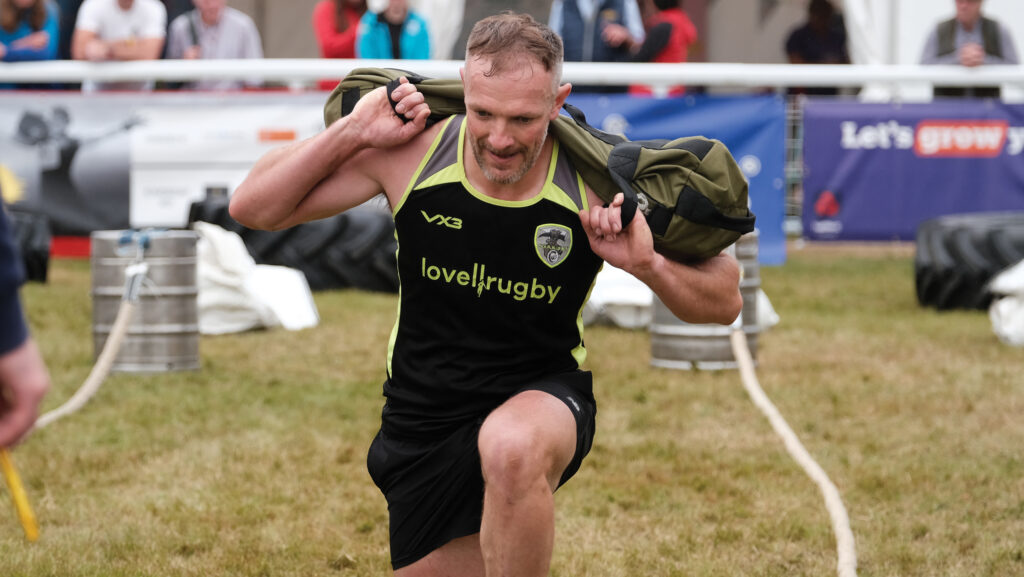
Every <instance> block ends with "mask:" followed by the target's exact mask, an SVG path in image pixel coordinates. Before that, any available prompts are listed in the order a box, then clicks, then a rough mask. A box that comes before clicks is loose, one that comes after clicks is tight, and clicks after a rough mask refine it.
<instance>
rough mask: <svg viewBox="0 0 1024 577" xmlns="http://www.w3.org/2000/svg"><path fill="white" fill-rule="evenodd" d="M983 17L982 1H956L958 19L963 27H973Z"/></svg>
mask: <svg viewBox="0 0 1024 577" xmlns="http://www.w3.org/2000/svg"><path fill="white" fill-rule="evenodd" d="M980 17H981V0H956V19H957V20H958V21H959V22H960V24H961V25H962V26H966V27H968V28H969V27H972V26H974V23H975V22H977V21H978V19H979V18H980Z"/></svg>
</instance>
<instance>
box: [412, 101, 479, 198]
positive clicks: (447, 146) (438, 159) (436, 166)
mask: <svg viewBox="0 0 1024 577" xmlns="http://www.w3.org/2000/svg"><path fill="white" fill-rule="evenodd" d="M465 118H466V117H465V116H462V115H459V116H456V117H455V118H454V119H453V120H452V121H451V122H449V123H448V126H446V127H445V129H444V133H443V134H442V135H441V142H439V143H437V148H436V149H434V154H432V155H431V156H430V160H428V161H427V164H426V166H424V167H423V171H422V172H420V177H419V178H418V179H416V184H415V186H419V185H420V184H422V183H423V181H424V180H426V179H428V178H430V177H431V176H434V175H435V174H437V173H438V172H440V171H441V170H443V169H444V168H447V167H449V166H451V165H453V164H455V163H456V162H458V161H459V134H460V129H461V128H462V123H463V121H464V120H465ZM415 186H414V188H415Z"/></svg>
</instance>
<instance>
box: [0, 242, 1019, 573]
mask: <svg viewBox="0 0 1024 577" xmlns="http://www.w3.org/2000/svg"><path fill="white" fill-rule="evenodd" d="M761 276H762V285H763V287H764V289H765V291H766V293H767V294H768V296H769V297H770V298H771V301H772V303H773V305H774V306H775V309H776V310H777V311H778V313H779V315H780V317H781V322H780V324H779V325H777V326H776V327H774V328H773V329H771V330H770V331H769V332H767V333H765V334H764V335H762V336H761V338H760V342H759V346H758V350H757V351H756V353H757V358H758V376H759V379H760V382H761V385H762V386H763V388H764V389H765V391H766V392H767V394H768V396H769V397H770V398H771V399H772V400H773V402H774V403H775V404H776V405H777V406H778V408H779V410H780V411H781V413H782V414H783V416H784V417H785V418H786V419H787V421H788V422H789V424H790V425H791V427H792V428H793V429H794V430H795V432H796V433H797V435H798V436H799V437H800V438H801V440H802V441H803V443H804V445H805V446H806V447H807V449H808V450H809V451H810V453H811V454H812V455H813V456H814V457H815V458H816V459H817V460H818V462H819V463H820V464H821V466H822V467H823V468H824V469H825V471H826V472H828V474H829V475H830V477H831V478H832V480H833V481H834V482H835V484H836V485H837V487H838V488H839V490H840V492H841V494H842V496H843V500H844V503H845V504H846V507H847V509H848V511H849V514H850V518H851V524H852V528H853V532H854V535H855V537H856V542H857V549H858V559H859V570H858V573H859V575H862V576H908V577H909V576H920V577H934V576H997V577H1004V576H1013V575H1024V351H1022V350H1021V349H1019V348H1012V347H1008V346H1005V345H1002V344H1000V343H999V341H998V340H997V339H996V337H995V336H994V334H993V333H992V329H991V323H990V321H989V319H988V317H987V315H986V314H985V313H984V312H982V311H957V312H944V313H939V312H936V311H934V310H930V309H923V308H921V307H919V306H918V305H917V303H916V300H915V298H914V287H913V265H912V256H911V255H909V253H908V252H907V251H906V250H886V249H884V248H883V249H882V250H861V249H857V250H844V249H843V248H842V247H839V248H828V249H824V250H818V249H815V248H814V247H813V246H809V247H806V248H804V249H802V250H795V249H794V250H791V251H790V253H789V257H788V261H787V263H786V264H785V265H784V266H781V267H765V268H762V269H761ZM89 289H90V278H89V263H88V262H86V261H69V260H56V261H52V262H51V265H50V279H49V282H48V283H46V284H43V285H40V284H32V285H28V286H26V287H25V289H24V290H23V297H24V301H25V304H26V307H27V310H28V314H29V318H30V321H31V325H32V328H33V332H34V335H35V337H36V338H37V340H38V341H39V344H40V346H41V348H42V350H43V353H44V355H45V357H46V360H47V363H48V365H49V368H50V371H51V375H52V378H53V381H54V388H53V390H52V391H51V393H50V394H49V396H48V397H47V400H46V403H45V407H44V409H45V410H48V409H52V408H54V407H56V406H58V405H59V404H61V403H62V402H64V401H65V400H66V399H67V398H69V397H70V396H71V395H72V394H73V393H74V391H75V390H76V389H77V387H78V386H79V385H80V384H81V383H82V382H83V381H84V380H85V378H86V376H87V375H88V373H89V370H90V368H91V367H92V363H93V350H92V334H91V331H92V327H91V324H92V317H91V297H90V295H89ZM316 303H317V306H318V308H319V312H320V315H321V324H320V326H318V327H317V328H315V329H310V330H305V331H299V332H288V331H284V330H273V331H257V332H248V333H242V334H234V335H226V336H218V337H206V336H204V337H203V338H202V340H201V364H202V368H201V369H200V370H199V371H189V372H171V373H162V374H155V375H139V374H124V373H118V374H114V375H112V376H111V377H110V378H109V379H108V380H107V381H106V383H105V384H104V385H103V388H102V389H101V390H100V391H99V393H98V394H97V395H96V396H95V397H94V398H93V399H92V400H91V401H90V403H89V404H88V405H87V406H86V407H85V408H84V409H83V410H81V411H80V412H79V413H76V414H75V415H73V416H71V417H69V418H66V419H64V420H61V421H58V422H57V423H55V424H53V425H52V426H50V427H48V428H45V429H43V430H41V431H38V432H37V433H36V434H34V435H33V436H32V437H30V438H29V439H28V440H27V441H26V442H25V443H24V444H23V445H21V446H20V447H18V448H17V449H16V450H15V452H14V457H15V461H16V463H17V465H18V467H19V469H20V471H21V475H22V477H23V480H24V482H25V484H26V488H27V491H28V493H29V497H30V499H31V502H32V504H33V506H34V508H35V511H36V514H37V516H38V518H39V521H40V526H41V538H40V540H39V541H38V542H36V543H28V542H26V541H25V540H24V538H23V535H22V533H21V529H20V526H19V524H18V521H17V517H16V516H15V513H14V509H13V507H10V506H9V504H8V503H6V502H3V501H0V575H2V576H4V577H15V576H30V577H44V576H54V577H58V576H59V577H63V576H97V577H101V576H102V577H116V576H132V577H137V576H204V577H205V576H220V575H224V576H228V575H231V576H234V575H239V576H282V577H283V576H299V575H302V576H339V577H340V576H345V577H348V576H353V577H355V576H364V575H386V574H388V572H389V565H388V561H387V558H388V557H387V534H388V530H387V511H386V506H385V503H384V500H383V498H382V497H381V496H380V494H379V493H378V491H377V490H376V488H375V487H374V486H373V484H372V482H371V481H370V478H369V476H368V474H367V473H366V469H365V454H366V449H367V447H368V445H369V443H370V440H371V438H372V437H373V434H374V433H375V431H376V427H377V425H378V423H379V415H380V407H381V403H382V397H381V395H380V386H381V382H382V380H383V376H384V372H383V369H384V362H385V352H386V343H387V337H388V334H389V331H390V328H391V325H392V323H393V322H394V314H395V304H396V303H395V296H394V295H389V294H371V293H365V292H359V291H331V292H322V293H318V294H317V295H316ZM587 342H588V348H589V350H590V359H589V361H588V365H589V366H588V368H589V369H591V370H593V371H594V372H595V376H596V383H595V386H596V396H597V398H598V403H599V413H598V432H597V438H596V441H595V446H594V449H593V451H592V453H591V455H590V457H589V458H588V459H587V460H586V461H585V462H584V465H583V468H582V470H581V471H580V473H579V474H578V475H577V476H576V477H575V478H574V479H573V480H572V481H571V482H570V483H569V484H568V485H566V486H565V487H563V488H562V489H561V490H559V492H558V493H557V496H556V507H557V535H556V545H555V554H554V561H553V567H552V575H555V576H562V577H569V576H601V577H604V576H608V577H613V576H615V577H619V576H621V577H635V576H641V575H642V576H654V575H657V576H676V575H678V576H691V575H692V576H723V575H727V576H728V575H743V576H801V575H806V576H821V575H834V574H835V572H836V571H835V563H836V552H835V542H834V536H833V533H832V529H831V525H830V521H829V518H828V515H827V511H826V509H825V507H824V505H823V502H822V498H821V495H820V493H819V492H818V489H817V487H816V486H815V485H814V484H813V483H812V482H811V481H810V480H809V479H808V478H807V477H806V476H805V474H804V473H803V471H802V470H801V469H799V467H798V466H797V465H796V464H795V462H794V461H793V460H792V459H791V458H790V457H789V456H788V454H787V453H786V452H785V450H784V448H783V446H782V443H781V441H780V440H779V439H778V438H777V437H776V436H775V434H774V433H773V431H772V430H771V428H770V426H769V424H768V422H767V420H766V419H765V418H764V417H763V416H762V415H761V414H760V413H759V412H758V411H757V409H756V408H755V407H754V405H753V404H752V403H751V402H750V400H749V399H748V397H747V396H746V393H745V392H744V390H743V387H742V383H741V381H740V378H739V375H738V372H737V371H732V370H728V371H704V372H692V371H673V370H665V369H656V368H652V367H651V366H650V337H649V335H648V334H647V332H646V331H628V330H623V329H616V328H609V327H592V328H588V332H587ZM3 492H4V491H0V496H2V493H3ZM4 499H6V497H4Z"/></svg>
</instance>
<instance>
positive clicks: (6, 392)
mask: <svg viewBox="0 0 1024 577" xmlns="http://www.w3.org/2000/svg"><path fill="white" fill-rule="evenodd" d="M24 279H25V273H24V270H23V268H22V263H21V258H20V256H19V253H18V250H17V248H16V247H15V246H14V241H13V239H12V237H11V232H10V223H9V222H8V220H7V211H6V210H4V208H3V203H0V447H10V446H12V445H14V444H16V443H17V442H18V441H19V440H21V438H22V437H24V436H25V434H26V433H28V431H29V430H30V429H31V428H32V425H33V424H35V421H36V417H37V416H38V411H39V404H40V403H41V402H42V400H43V396H44V395H45V394H46V391H47V390H48V389H49V388H50V377H49V374H48V373H47V371H46V365H45V364H43V358H42V356H41V355H40V354H39V349H38V348H36V345H35V342H34V341H33V340H32V337H31V336H30V335H29V332H28V326H27V325H26V323H25V316H24V314H23V313H22V310H21V300H20V299H19V296H18V289H19V288H20V287H21V283H22V282H23V281H24Z"/></svg>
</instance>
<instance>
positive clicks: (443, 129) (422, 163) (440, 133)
mask: <svg viewBox="0 0 1024 577" xmlns="http://www.w3.org/2000/svg"><path fill="white" fill-rule="evenodd" d="M454 118H455V117H454V116H452V117H450V118H448V120H445V121H444V126H442V127H441V130H440V131H438V133H437V136H436V137H435V138H434V142H432V143H430V148H428V149H427V153H426V154H424V155H423V159H422V160H420V165H419V166H418V167H416V172H414V173H413V175H412V178H410V179H409V184H408V185H407V186H406V187H405V192H403V193H402V199H401V200H399V201H398V204H397V205H395V209H394V210H392V211H391V215H392V216H394V215H396V214H398V211H399V210H401V208H402V205H403V204H405V199H407V198H409V193H410V192H412V189H413V183H415V182H416V181H417V180H419V178H420V174H421V173H422V172H423V169H424V168H426V166H427V162H428V161H429V160H430V157H432V156H434V151H436V150H437V147H438V146H440V144H441V138H443V137H444V133H445V132H446V131H447V130H448V125H449V124H451V122H452V120H453V119H454Z"/></svg>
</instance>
